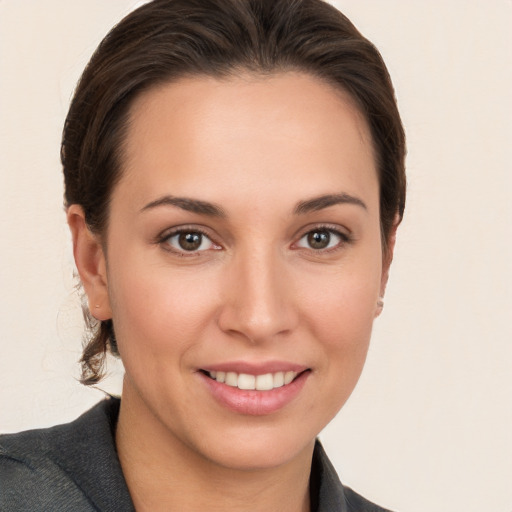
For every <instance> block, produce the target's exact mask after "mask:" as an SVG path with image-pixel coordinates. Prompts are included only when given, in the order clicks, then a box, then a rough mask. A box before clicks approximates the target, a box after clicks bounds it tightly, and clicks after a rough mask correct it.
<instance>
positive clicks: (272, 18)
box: [61, 0, 406, 385]
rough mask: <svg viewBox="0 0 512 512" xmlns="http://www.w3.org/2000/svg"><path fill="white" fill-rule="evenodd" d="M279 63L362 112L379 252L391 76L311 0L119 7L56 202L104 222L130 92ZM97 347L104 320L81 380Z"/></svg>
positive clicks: (394, 149) (391, 161)
mask: <svg viewBox="0 0 512 512" xmlns="http://www.w3.org/2000/svg"><path fill="white" fill-rule="evenodd" d="M285 71H300V72H304V73H308V74H310V75H313V76H316V77H319V78H320V79H322V80H325V81H326V82H327V83H329V84H331V85H334V86H335V87H337V88H339V89H342V90H343V91H345V92H347V93H348V94H349V95H350V96H351V97H352V99H353V100H354V102H355V104H356V105H357V106H358V108H359V109H360V111H361V113H362V114H363V115H364V117H365V119H366V121H367V122H368V125H369V127H370V131H371V135H372V142H373V145H374V150H375V158H376V166H377V170H378V179H379V185H380V215H381V232H382V240H383V250H384V251H386V242H387V240H388V237H389V235H390V233H391V231H392V229H393V224H394V223H395V219H396V218H398V219H399V220H401V218H402V216H403V212H404V206H405V189H406V179H405V135H404V130H403V127H402V123H401V120H400V115H399V113H398V109H397V105H396V100H395V95H394V90H393V86H392V84H391V80H390V77H389V74H388V72H387V69H386V66H385V64H384V62H383V60H382V57H381V56H380V54H379V52H378V50H377V49H376V48H375V46H373V44H372V43H370V42H369V41H368V40H367V39H366V38H364V37H363V36H362V35H361V34H360V33H359V32H358V31H357V29H356V28H355V27H354V25H353V24H352V23H351V22H350V21H349V20H348V19H347V18H346V17H345V16H344V15H343V14H342V13H341V12H339V11H338V10H336V9H335V8H334V7H333V6H331V5H329V4H328V3H326V2H324V1H322V0H154V1H152V2H150V3H147V4H145V5H143V6H142V7H140V8H138V9H137V10H135V11H133V12H132V13H130V14H129V15H128V16H127V17H126V18H124V19H123V20H122V21H121V22H120V23H119V24H118V25H116V26H115V27H114V28H113V29H112V30H111V32H110V33H109V34H108V35H107V36H106V37H105V38H104V40H103V41H102V42H101V43H100V45H99V47H98V48H97V50H96V52H95V53H94V55H93V56H92V58H91V60H90V62H89V64H88V65H87V67H86V68H85V71H84V73H83V75H82V77H81V79H80V81H79V83H78V85H77V88H76V91H75V94H74V97H73V100H72V102H71V106H70V109H69V113H68V116H67V118H66V122H65V126H64V131H63V139H62V147H61V160H62V165H63V168H64V180H65V203H66V206H69V205H71V204H79V205H81V206H82V208H83V210H84V213H85V220H86V223H87V225H88V227H89V228H90V229H91V230H92V231H93V232H94V233H97V234H99V235H102V234H103V233H105V230H106V229H107V227H108V215H109V200H110V197H111V194H112V190H113V188H114V187H115V185H116V183H117V182H118V180H119V178H120V175H121V172H122V169H121V165H120V162H121V161H122V154H123V141H124V137H125V133H126V128H127V117H128V113H129V108H130V106H131V104H132V102H133V101H134V99H135V97H136V96H137V95H139V94H141V92H143V91H147V90H148V89H149V88H152V87H155V86H157V85H160V84H162V83H166V82H171V81H173V80H177V79H179V78H182V77H185V76H194V75H203V76H204V75H206V76H212V77H218V78H222V77H229V76H232V75H236V74H239V73H242V72H245V73H247V72H250V73H255V74H259V75H261V74H263V75H265V74H272V73H278V72H285ZM86 315H87V318H88V319H89V320H88V321H89V324H90V323H91V321H94V319H92V317H91V316H90V313H89V312H88V311H86ZM108 350H110V351H111V352H113V353H114V354H117V345H116V341H115V336H114V326H113V325H112V321H107V322H100V323H99V325H97V326H96V328H95V331H94V332H92V334H91V333H90V334H89V335H88V336H86V339H85V342H84V352H83V356H82V359H81V364H82V379H81V380H82V382H83V383H84V384H87V385H90V384H94V383H96V382H98V381H99V380H100V379H101V377H102V375H103V364H104V360H105V355H106V353H107V351H108Z"/></svg>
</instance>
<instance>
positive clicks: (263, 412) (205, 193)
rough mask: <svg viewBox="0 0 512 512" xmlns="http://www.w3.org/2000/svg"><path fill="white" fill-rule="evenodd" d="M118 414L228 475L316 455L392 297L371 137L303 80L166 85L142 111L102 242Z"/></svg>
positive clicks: (343, 101) (326, 92) (283, 77)
mask: <svg viewBox="0 0 512 512" xmlns="http://www.w3.org/2000/svg"><path fill="white" fill-rule="evenodd" d="M105 244H106V248H107V250H106V272H107V273H106V276H107V277H106V283H105V286H106V290H107V292H108V305H104V304H102V305H101V308H107V307H108V309H109V311H110V310H111V312H112V318H113V321H114V326H115V331H116V336H117V340H118V344H119V350H120V353H121V357H122V360H123V362H124V365H125V369H126V377H125V383H124V390H123V403H124V404H126V406H127V407H128V405H129V407H130V408H131V410H132V412H133V417H135V416H137V417H139V418H144V422H145V423H144V424H145V425H146V427H147V428H150V429H152V431H153V432H158V433H159V434H158V435H160V436H163V437H165V438H166V439H167V441H168V442H170V443H171V444H174V445H175V446H180V447H181V449H184V450H188V451H189V452H190V453H193V454H194V455H196V456H198V457H200V458H204V459H207V460H209V461H213V462H214V463H216V464H220V465H222V466H224V467H236V468H261V467H269V466H277V465H279V464H282V463H285V462H287V461H291V460H293V458H294V457H296V456H297V455H298V454H300V453H301V452H302V451H303V450H305V449H307V448H310V447H311V444H312V442H313V440H314V438H315V436H316V435H317V434H318V433H319V432H320V430H321V429H322V428H323V427H324V426H325V425H326V424H327V423H328V422H329V421H330V420H331V419H332V418H333V416H334V415H335V414H336V413H337V412H338V410H339V409H340V408H341V406H342V405H343V404H344V402H345V401H346V400H347V398H348V397H349V395H350V393H351V392H352V390H353V388H354V386H355V384H356V382H357V380H358V378H359V375H360V373H361V370H362V367H363V363H364V360H365V356H366V353H367V349H368V343H369V339H370V333H371V329H372V323H373V320H374V317H375V316H376V314H377V312H378V307H377V301H378V299H379V295H380V293H381V291H382V287H383V268H382V261H383V258H382V250H381V237H380V230H379V188H378V181H377V173H376V169H375V163H374V157H373V153H372V145H371V140H370V136H369V130H368V127H367V125H366V123H365V121H364V119H363V117H362V116H361V115H360V113H359V112H358V111H357V109H356V108H355V107H354V105H353V104H352V102H351V101H350V99H349V97H348V96H345V95H344V94H343V93H342V92H340V91H338V90H334V89H333V88H331V87H330V86H329V85H326V84H325V83H323V82H321V81H320V80H318V79H316V78H312V77H309V76H306V75H302V74H296V73H287V74H279V75H275V76H273V77H270V78H269V77H266V78H258V77H253V76H247V77H240V78H233V79H229V80H228V79H226V80H222V81H219V80H216V79H213V78H202V77H199V78H197V77H196V78H190V79H183V80H181V81H179V82H176V83H172V84H168V85H165V86H161V87H160V88H158V89H155V90H152V91H150V92H147V93H145V94H144V95H142V96H141V97H140V98H138V99H137V100H136V102H135V103H134V105H133V107H132V110H131V117H130V127H129V131H128V136H127V140H126V145H125V156H124V161H123V175H122V178H121V180H120V182H119V183H118V185H117V186H116V188H115V190H114V192H113V196H112V202H111V210H110V219H109V227H108V231H107V233H106V239H105Z"/></svg>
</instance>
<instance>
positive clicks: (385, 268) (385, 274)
mask: <svg viewBox="0 0 512 512" xmlns="http://www.w3.org/2000/svg"><path fill="white" fill-rule="evenodd" d="M400 220H401V219H400V217H399V216H398V214H397V215H395V218H394V220H393V226H392V227H391V231H390V233H389V236H388V240H387V248H386V251H385V252H383V254H382V274H381V280H380V299H379V301H378V302H377V309H376V311H375V316H376V317H377V316H379V315H380V314H381V313H382V308H383V307H384V302H383V300H382V299H383V298H384V294H385V293H386V286H387V284H388V279H389V268H390V267H391V263H392V261H393V254H394V252H395V244H396V230H397V229H398V225H399V224H400Z"/></svg>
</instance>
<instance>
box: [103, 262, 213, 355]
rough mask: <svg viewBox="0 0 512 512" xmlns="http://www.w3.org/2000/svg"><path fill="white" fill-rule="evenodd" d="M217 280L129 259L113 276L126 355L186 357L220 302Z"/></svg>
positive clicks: (117, 318) (115, 315) (118, 329)
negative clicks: (217, 302)
mask: <svg viewBox="0 0 512 512" xmlns="http://www.w3.org/2000/svg"><path fill="white" fill-rule="evenodd" d="M214 283H215V281H214V278H213V276H211V277H210V278H205V276H204V275H202V274H201V273H193V272H188V273H186V272H180V270H176V269H169V268H165V267H162V266H151V265H147V264H146V265H144V264H138V263H137V261H129V260H128V259H125V260H124V261H123V263H122V265H119V266H117V267H116V269H115V272H111V273H110V275H109V295H110V300H111V306H112V311H113V320H114V326H115V329H116V335H117V338H118V343H119V349H120V351H121V354H122V355H126V356H129V355H131V354H134V355H135V354H137V353H138V354H139V355H140V357H147V358H149V357H153V356H155V355H156V356H158V355H159V354H162V353H164V352H166V353H184V352H186V351H187V350H189V349H190V348H191V346H193V344H194V343H196V342H197V340H198V339H199V333H200V332H202V331H204V330H206V329H207V328H208V327H207V326H208V322H209V319H211V317H212V314H213V312H214V311H215V307H216V306H215V305H216V301H217V293H216V286H215V284H214Z"/></svg>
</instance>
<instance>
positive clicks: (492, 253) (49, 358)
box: [0, 0, 512, 512]
mask: <svg viewBox="0 0 512 512" xmlns="http://www.w3.org/2000/svg"><path fill="white" fill-rule="evenodd" d="M137 3H138V2H135V1H133V0H108V1H106V0H73V1H68V0H44V1H41V0H0V247H1V251H0V306H1V307H0V344H1V350H0V431H1V432H10V431H16V430H20V429H27V428H33V427H41V426H47V425H51V424H55V423H60V422H64V421H69V420H71V419H73V418H75V417H76V416H77V415H79V414H80V413H81V412H82V411H84V410H85V409H87V408H88V407H89V406H91V405H92V404H93V403H95V402H96V401H98V400H99V399H100V398H101V397H102V396H103V393H102V391H100V390H91V389H85V388H84V387H83V386H81V385H80V384H78V383H77V381H76V377H77V376H78V365H77V364H76V360H77V359H78V357H79V353H80V335H81V331H82V320H81V313H80V307H79V301H78V299H77V297H76V293H75V285H76V281H75V279H74V278H73V262H72V257H71V250H70V249H71V246H70V242H69V237H68V230H67V226H66V224H65V218H64V212H63V208H62V193H63V190H62V177H61V169H60V164H59V142H60V133H61V129H62V123H63V119H64V116H65V114H66V111H67V106H68V103H69V100H70V97H71V94H72V90H73V87H74V84H75V83H76V80H77V79H78V77H79V74H80V72H81V70H82V69H83V67H84V65H85V64H86V62H87V60H88V58H89V57H90V55H91V53H92V52H93V50H94V48H95V47H96V45H97V44H98V43H99V41H100V40H101V38H102V37H103V36H104V35H105V33H106V32H107V31H108V29H109V28H110V27H111V26H112V25H113V24H114V23H115V22H116V21H118V20H119V19H120V18H121V17H122V16H123V15H125V14H126V13H128V12H129V11H130V10H131V9H132V8H133V7H134V5H136V4H137ZM139 3H140V2H139ZM335 4H336V5H337V7H339V8H340V9H341V10H342V11H343V12H345V14H347V15H348V16H349V18H351V19H352V21H353V22H354V23H355V24H356V26H357V27H358V28H359V29H360V30H361V31H362V32H363V33H364V34H365V35H366V36H367V37H369V38H370V39H371V40H372V41H373V42H374V43H375V44H376V45H377V46H378V48H379V49H380V50H381V52H382V54H383V56H384V58H385V60H386V62H387V64H388V67H389V70H390V72H391V75H392V77H393V80H394V83H395V86H396V92H397V96H398V101H399V106H400V109H401V112H402V116H403V121H404V124H405V126H406V130H407V135H408V148H409V155H408V160H407V167H408V176H409V196H408V205H407V210H406V217H405V220H404V223H403V225H402V226H401V228H400V230H399V235H398V245H397V249H396V257H395V261H394V263H393V267H392V271H391V279H390V283H389V287H388V292H387V295H386V303H385V309H384V313H383V315H382V317H381V318H380V319H378V321H377V322H376V325H375V331H374V336H373V341H372V346H371V349H370V353H369V356H368V362H367V365H366V368H365V370H364V372H363V376H362V377H361V380H360V382H359V385H358V387H357V388H356V390H355V392H354V394H353V395H352V397H351V399H350V400H349V402H348V403H347V404H346V406H345V407H344V408H343V410H342V411H341V413H340V414H339V415H338V417H337V418H336V420H335V421H333V422H332V424H331V425H329V427H328V428H327V429H326V430H325V431H324V432H323V433H322V434H321V439H322V440H323V442H324V445H326V448H327V451H328V453H329V454H330V455H331V457H332V460H333V462H334V464H335V465H336V468H337V469H338V471H339V473H340V475H341V478H342V480H343V481H344V483H346V484H348V485H350V486H352V487H353V488H355V489H356V490H357V491H359V492H360V493H362V494H363V495H365V496H366V497H368V498H369V499H372V500H374V501H376V502H377V503H379V504H382V505H385V506H387V507H389V508H392V509H394V510H400V511H409V512H427V511H428V512H431V511H433V510H435V511H441V512H442V511H449V512H453V511H461V512H477V511H478V512H482V511H485V512H511V511H512V485H511V482H512V375H511V373H512V322H511V316H512V315H511V311H512V200H511V195H512V172H511V167H510V162H511V160H512V159H511V156H512V155H511V149H510V148H511V145H512V100H511V92H510V91H511V90H512V35H511V34H512V30H511V27H512V2H511V1H510V0H448V1H447V0H429V1H419V0H418V1H412V0H386V1H384V0H340V1H337V2H335ZM111 370H112V377H111V378H110V379H109V381H108V382H106V383H105V384H104V385H102V388H103V389H106V390H109V391H119V383H120V374H121V370H120V368H119V366H118V365H115V364H114V365H113V366H112V367H111Z"/></svg>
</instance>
